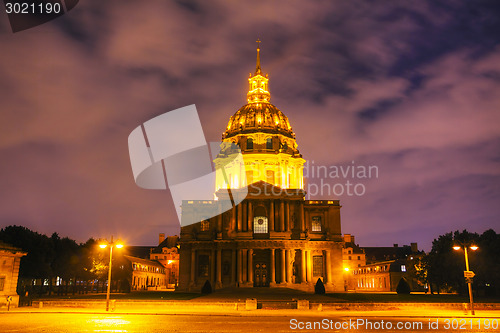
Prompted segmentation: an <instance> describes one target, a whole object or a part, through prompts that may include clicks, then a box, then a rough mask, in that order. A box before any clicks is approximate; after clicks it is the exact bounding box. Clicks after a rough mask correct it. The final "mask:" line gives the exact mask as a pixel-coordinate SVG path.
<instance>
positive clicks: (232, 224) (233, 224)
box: [231, 207, 236, 231]
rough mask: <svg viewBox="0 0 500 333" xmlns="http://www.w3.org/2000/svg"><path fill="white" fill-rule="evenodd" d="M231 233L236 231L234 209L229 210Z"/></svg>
mask: <svg viewBox="0 0 500 333" xmlns="http://www.w3.org/2000/svg"><path fill="white" fill-rule="evenodd" d="M231 231H236V207H233V209H231Z"/></svg>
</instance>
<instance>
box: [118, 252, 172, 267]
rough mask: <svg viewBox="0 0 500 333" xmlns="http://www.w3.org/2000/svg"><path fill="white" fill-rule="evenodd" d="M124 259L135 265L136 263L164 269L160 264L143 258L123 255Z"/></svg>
mask: <svg viewBox="0 0 500 333" xmlns="http://www.w3.org/2000/svg"><path fill="white" fill-rule="evenodd" d="M124 257H125V258H126V259H127V260H128V261H130V262H135V263H138V264H141V265H145V266H154V267H159V268H165V266H163V265H162V264H160V263H159V262H158V261H156V260H148V259H143V258H138V257H134V256H128V255H124Z"/></svg>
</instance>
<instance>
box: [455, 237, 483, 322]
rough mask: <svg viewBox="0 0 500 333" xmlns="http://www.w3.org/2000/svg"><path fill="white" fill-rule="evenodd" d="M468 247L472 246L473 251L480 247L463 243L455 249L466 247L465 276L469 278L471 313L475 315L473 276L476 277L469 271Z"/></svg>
mask: <svg viewBox="0 0 500 333" xmlns="http://www.w3.org/2000/svg"><path fill="white" fill-rule="evenodd" d="M467 247H468V248H470V249H471V250H472V251H476V250H477V249H478V247H477V246H475V245H470V244H469V245H466V244H461V245H455V246H453V250H455V251H459V250H460V249H461V248H463V249H464V255H465V272H464V276H465V278H466V279H467V284H468V285H469V300H470V313H471V315H473V316H474V315H475V313H474V301H473V299H472V278H473V277H474V273H473V272H471V271H469V256H468V254H467Z"/></svg>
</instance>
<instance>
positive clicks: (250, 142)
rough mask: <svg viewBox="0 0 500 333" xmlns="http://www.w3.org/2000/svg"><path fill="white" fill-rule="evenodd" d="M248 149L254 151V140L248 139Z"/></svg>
mask: <svg viewBox="0 0 500 333" xmlns="http://www.w3.org/2000/svg"><path fill="white" fill-rule="evenodd" d="M247 149H253V139H252V138H248V139H247Z"/></svg>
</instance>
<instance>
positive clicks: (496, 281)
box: [426, 229, 500, 295]
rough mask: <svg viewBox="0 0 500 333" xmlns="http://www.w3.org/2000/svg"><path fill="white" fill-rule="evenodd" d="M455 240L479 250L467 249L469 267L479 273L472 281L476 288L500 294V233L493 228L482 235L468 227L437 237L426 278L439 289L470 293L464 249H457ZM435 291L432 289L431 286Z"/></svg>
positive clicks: (429, 259) (428, 257)
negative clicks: (454, 248) (464, 273)
mask: <svg viewBox="0 0 500 333" xmlns="http://www.w3.org/2000/svg"><path fill="white" fill-rule="evenodd" d="M455 242H461V243H462V244H473V243H474V244H475V245H477V246H478V247H479V249H478V250H477V251H468V254H469V266H470V270H472V271H474V272H475V274H476V276H475V277H474V280H473V290H474V291H478V290H479V291H481V292H482V293H485V294H486V293H487V294H488V295H495V294H498V292H499V291H500V267H499V265H498V264H497V263H498V262H500V235H498V234H497V233H496V232H495V231H494V230H492V229H489V230H486V231H485V232H484V233H483V234H481V235H478V234H477V233H470V232H468V231H467V230H463V231H461V232H460V231H455V232H453V233H451V232H450V233H447V234H444V235H441V236H439V237H438V238H437V239H434V241H433V242H432V250H431V252H430V253H429V254H428V256H427V258H426V262H427V263H426V265H427V278H428V282H429V284H430V286H432V287H436V290H437V292H438V293H439V291H440V290H450V291H457V292H459V293H461V294H466V293H467V285H466V283H465V279H464V275H463V271H464V270H465V259H464V252H463V250H460V251H454V250H453V245H454V243H455ZM431 291H432V289H431Z"/></svg>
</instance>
